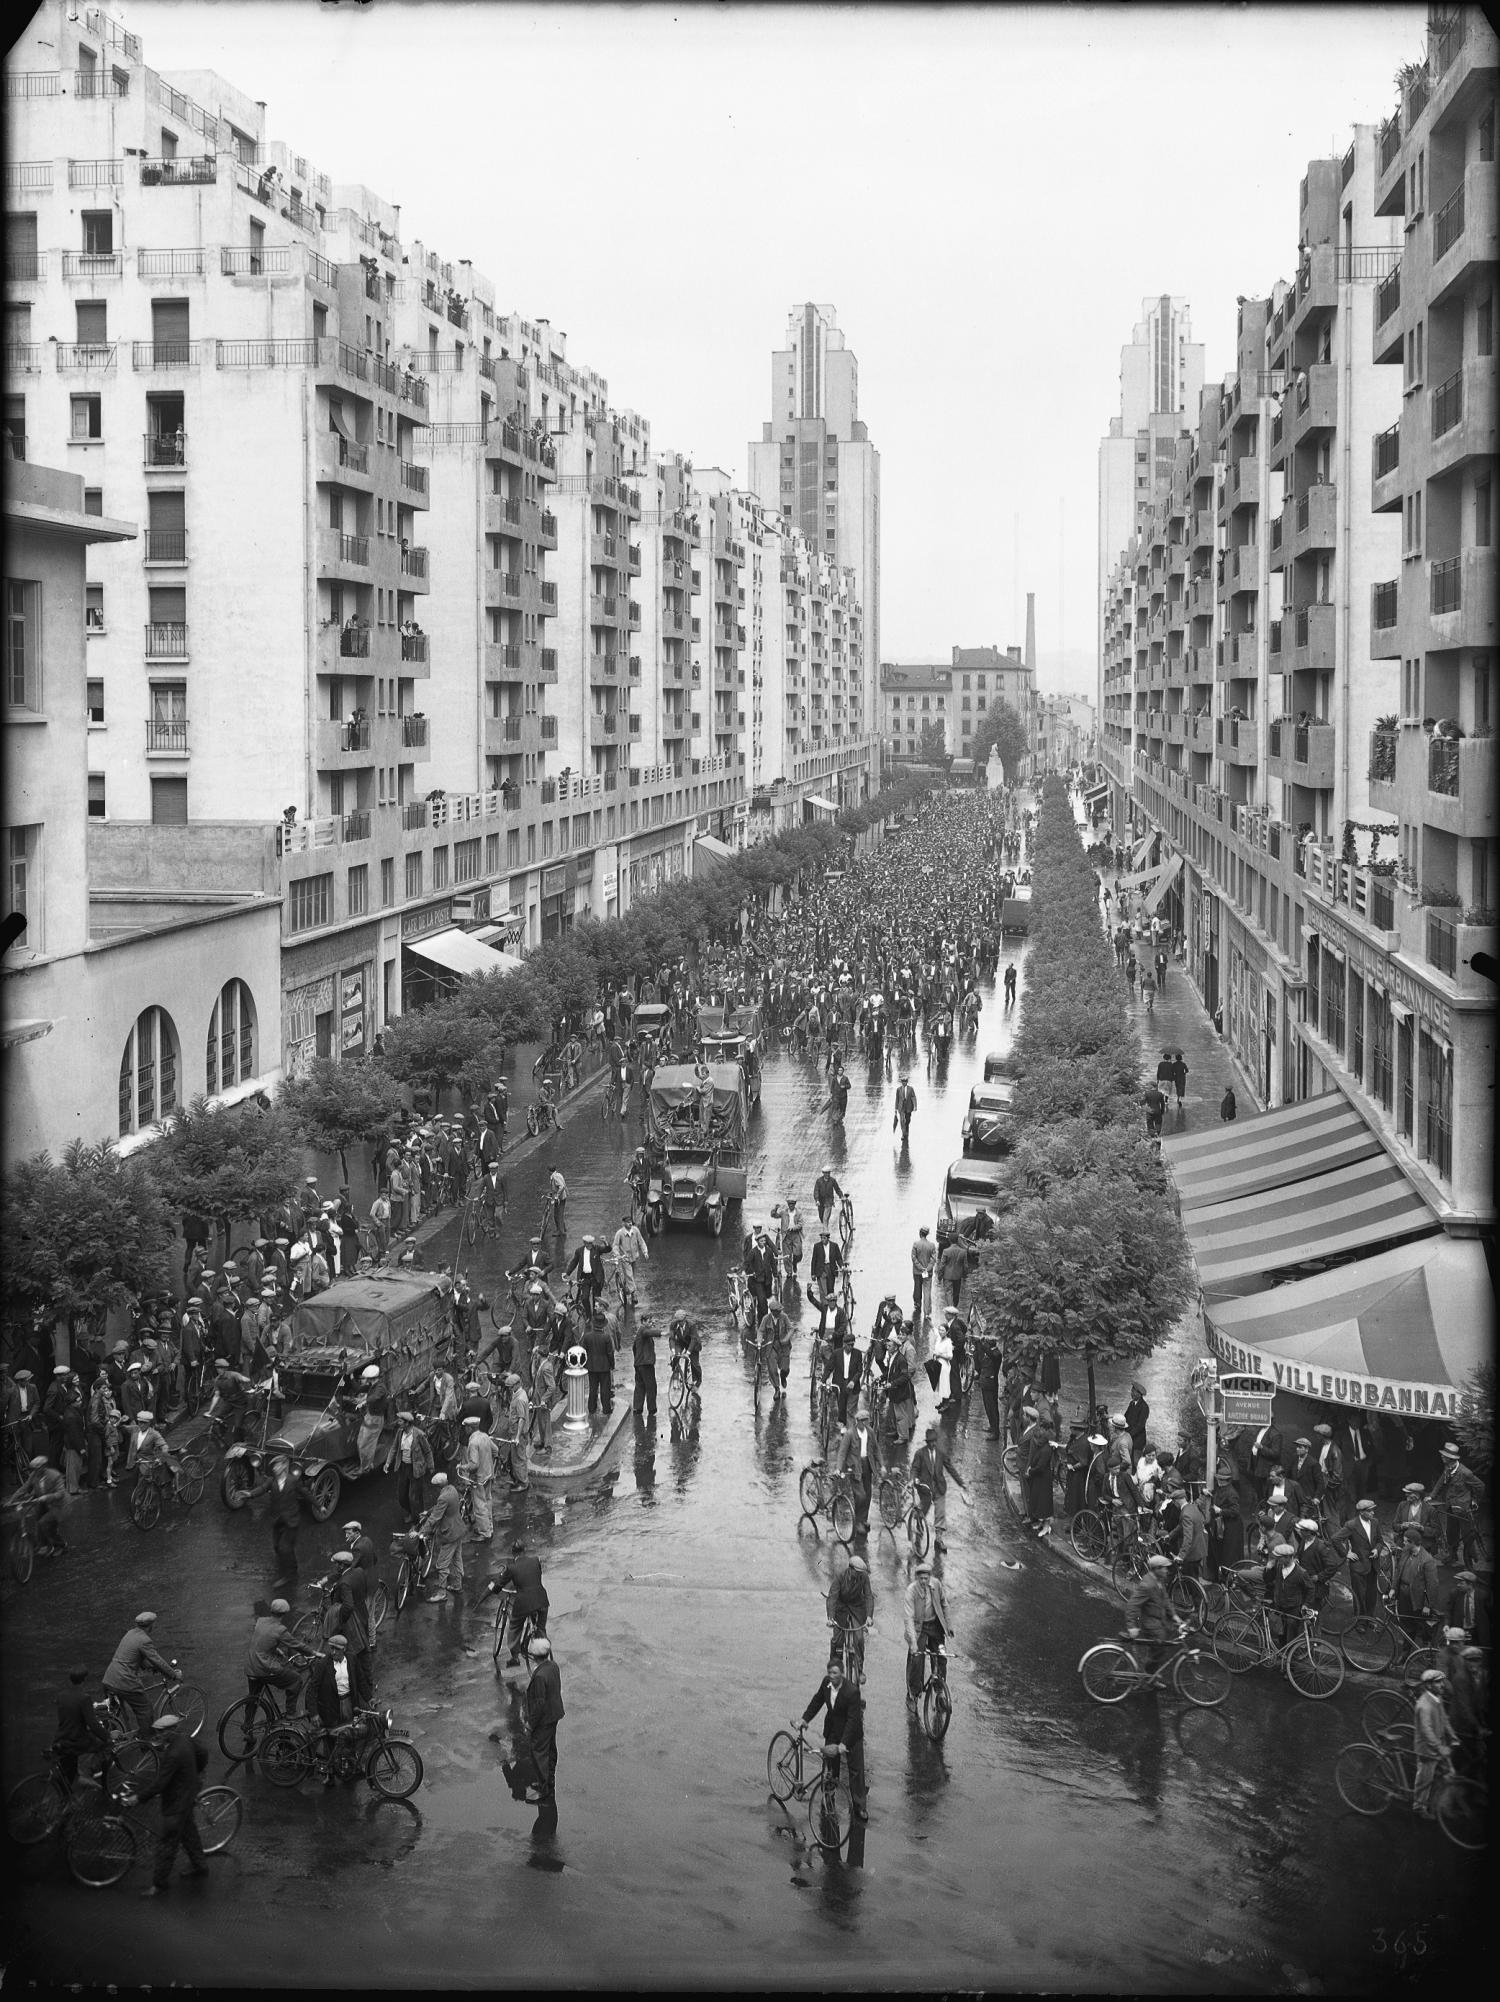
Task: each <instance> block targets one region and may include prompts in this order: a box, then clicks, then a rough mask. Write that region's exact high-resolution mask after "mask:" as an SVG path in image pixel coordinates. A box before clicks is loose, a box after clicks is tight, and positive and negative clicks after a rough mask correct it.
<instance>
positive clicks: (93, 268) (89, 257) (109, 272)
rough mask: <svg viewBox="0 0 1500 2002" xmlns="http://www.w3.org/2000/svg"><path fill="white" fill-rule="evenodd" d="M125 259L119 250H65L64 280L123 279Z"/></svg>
mask: <svg viewBox="0 0 1500 2002" xmlns="http://www.w3.org/2000/svg"><path fill="white" fill-rule="evenodd" d="M124 275H125V258H124V255H123V253H122V252H120V251H118V250H65V251H64V252H63V277H64V278H89V279H100V278H123V277H124Z"/></svg>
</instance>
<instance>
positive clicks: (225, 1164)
mask: <svg viewBox="0 0 1500 2002" xmlns="http://www.w3.org/2000/svg"><path fill="white" fill-rule="evenodd" d="M151 1173H152V1175H153V1176H154V1178H155V1180H156V1182H157V1184H158V1186H159V1187H160V1189H161V1191H162V1194H163V1195H164V1196H165V1197H166V1199H167V1201H168V1202H169V1203H170V1204H171V1205H172V1207H173V1208H174V1209H176V1210H182V1211H185V1212H187V1213H189V1214H191V1215H194V1216H201V1217H207V1218H210V1219H211V1220H212V1221H213V1223H214V1225H215V1227H216V1229H217V1230H218V1233H219V1237H220V1239H221V1244H220V1256H221V1257H224V1256H227V1255H228V1251H229V1234H230V1229H231V1226H232V1225H233V1223H234V1222H235V1221H236V1219H240V1218H247V1217H261V1216H268V1215H269V1214H270V1213H271V1211H272V1210H274V1209H276V1208H277V1206H278V1205H279V1204H281V1203H284V1202H285V1201H286V1200H287V1199H288V1197H290V1196H291V1195H293V1194H294V1193H295V1191H296V1188H297V1184H298V1183H299V1182H300V1181H301V1179H302V1140H301V1136H300V1134H299V1132H298V1130H297V1128H296V1126H295V1125H294V1124H293V1123H292V1121H291V1120H290V1119H289V1118H288V1117H287V1115H286V1114H285V1113H284V1112H282V1111H281V1109H280V1108H279V1107H273V1108H272V1110H270V1111H269V1112H267V1111H263V1110H262V1109H261V1107H260V1105H259V1104H258V1103H257V1102H256V1100H255V1099H247V1100H246V1101H245V1102H244V1103H243V1104H241V1105H210V1104H209V1101H208V1100H207V1099H206V1098H195V1099H194V1100H193V1102H192V1104H191V1105H186V1106H182V1107H180V1108H179V1109H178V1110H177V1111H176V1112H174V1113H173V1115H172V1117H171V1119H170V1120H169V1121H168V1123H167V1126H166V1129H165V1131H164V1132H163V1134H162V1136H161V1138H160V1139H159V1140H158V1141H157V1142H156V1143H155V1145H154V1146H153V1147H152V1149H151Z"/></svg>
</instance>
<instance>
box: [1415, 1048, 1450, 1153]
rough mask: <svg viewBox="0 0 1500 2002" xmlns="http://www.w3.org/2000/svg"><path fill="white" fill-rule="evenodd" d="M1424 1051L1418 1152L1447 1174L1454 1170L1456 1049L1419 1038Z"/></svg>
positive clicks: (1422, 1055) (1422, 1056)
mask: <svg viewBox="0 0 1500 2002" xmlns="http://www.w3.org/2000/svg"><path fill="white" fill-rule="evenodd" d="M1418 1048H1419V1050H1420V1053H1421V1064H1422V1083H1421V1107H1422V1137H1421V1144H1420V1146H1419V1148H1418V1152H1419V1154H1420V1155H1421V1157H1422V1159H1423V1160H1424V1161H1430V1162H1431V1163H1432V1165H1433V1167H1434V1168H1436V1170H1437V1172H1438V1173H1439V1174H1440V1175H1442V1176H1444V1177H1445V1178H1446V1177H1447V1176H1450V1175H1451V1174H1452V1173H1453V1052H1452V1050H1451V1049H1450V1048H1449V1047H1448V1045H1447V1044H1446V1043H1440V1042H1438V1041H1437V1040H1436V1038H1435V1037H1432V1036H1429V1035H1428V1033H1427V1031H1426V1030H1425V1029H1423V1030H1422V1032H1421V1034H1420V1036H1419V1037H1418Z"/></svg>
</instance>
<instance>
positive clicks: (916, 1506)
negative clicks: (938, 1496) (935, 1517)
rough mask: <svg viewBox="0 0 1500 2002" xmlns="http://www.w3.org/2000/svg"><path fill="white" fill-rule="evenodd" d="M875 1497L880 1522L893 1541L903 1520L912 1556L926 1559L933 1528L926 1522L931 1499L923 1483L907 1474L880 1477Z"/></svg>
mask: <svg viewBox="0 0 1500 2002" xmlns="http://www.w3.org/2000/svg"><path fill="white" fill-rule="evenodd" d="M875 1496H876V1503H877V1506H878V1507H879V1509H880V1520H881V1522H882V1523H883V1524H884V1525H885V1527H886V1528H887V1529H888V1530H889V1531H890V1532H891V1536H892V1539H893V1540H894V1538H895V1534H896V1531H897V1529H898V1528H899V1527H900V1526H901V1524H902V1523H903V1521H904V1523H905V1525H906V1539H907V1543H908V1545H909V1546H910V1549H911V1554H912V1555H913V1557H918V1558H921V1557H925V1556H926V1555H927V1552H928V1550H929V1549H930V1547H931V1544H932V1529H931V1525H930V1524H929V1522H928V1520H927V1514H928V1509H929V1508H930V1506H931V1501H932V1496H931V1490H930V1489H929V1488H928V1486H927V1484H926V1482H925V1481H917V1482H915V1483H913V1481H912V1480H911V1477H910V1476H909V1475H907V1474H882V1476H881V1478H880V1483H879V1485H878V1487H877V1488H876V1490H875ZM924 1497H925V1498H926V1499H925V1500H924Z"/></svg>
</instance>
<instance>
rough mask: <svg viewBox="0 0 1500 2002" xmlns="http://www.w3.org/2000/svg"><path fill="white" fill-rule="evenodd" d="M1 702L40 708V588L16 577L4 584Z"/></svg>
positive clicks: (8, 579) (16, 706)
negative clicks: (3, 699) (3, 688)
mask: <svg viewBox="0 0 1500 2002" xmlns="http://www.w3.org/2000/svg"><path fill="white" fill-rule="evenodd" d="M5 702H6V706H7V708H10V709H32V710H40V709H41V706H42V587H41V585H40V584H37V583H33V582H30V581H28V580H26V579H23V578H18V577H7V578H6V580H5Z"/></svg>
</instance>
